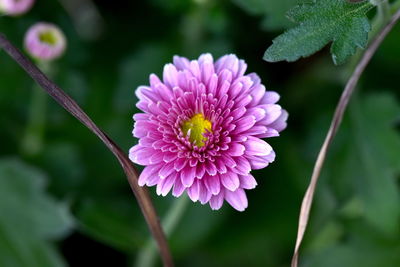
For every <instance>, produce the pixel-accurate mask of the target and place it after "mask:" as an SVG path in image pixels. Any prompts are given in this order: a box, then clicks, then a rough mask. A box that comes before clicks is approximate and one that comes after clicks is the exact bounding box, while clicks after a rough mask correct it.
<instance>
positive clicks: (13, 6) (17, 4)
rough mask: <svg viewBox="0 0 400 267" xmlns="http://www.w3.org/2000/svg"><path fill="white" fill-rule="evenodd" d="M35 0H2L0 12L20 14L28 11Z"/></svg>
mask: <svg viewBox="0 0 400 267" xmlns="http://www.w3.org/2000/svg"><path fill="white" fill-rule="evenodd" d="M34 3H35V0H0V12H2V13H4V14H6V15H10V16H19V15H22V14H24V13H26V12H28V11H29V10H30V9H31V8H32V6H33V4H34Z"/></svg>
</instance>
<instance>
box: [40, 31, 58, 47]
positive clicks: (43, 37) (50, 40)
mask: <svg viewBox="0 0 400 267" xmlns="http://www.w3.org/2000/svg"><path fill="white" fill-rule="evenodd" d="M39 40H40V41H41V42H42V43H46V44H49V45H55V44H56V43H57V37H56V36H55V35H54V33H53V32H51V31H45V32H41V33H40V34H39Z"/></svg>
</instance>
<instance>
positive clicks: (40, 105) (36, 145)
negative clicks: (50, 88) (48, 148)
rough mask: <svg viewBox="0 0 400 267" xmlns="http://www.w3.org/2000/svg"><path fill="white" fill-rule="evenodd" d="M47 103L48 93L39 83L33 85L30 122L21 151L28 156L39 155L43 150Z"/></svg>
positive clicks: (29, 114)
mask: <svg viewBox="0 0 400 267" xmlns="http://www.w3.org/2000/svg"><path fill="white" fill-rule="evenodd" d="M46 104H47V96H46V93H45V92H43V90H42V89H41V88H40V87H38V86H37V85H33V90H32V98H31V103H30V107H29V111H28V116H29V118H28V123H27V127H26V129H25V134H24V136H23V137H22V142H21V152H22V153H23V154H25V155H27V156H34V155H37V154H38V153H39V152H40V150H42V147H43V134H44V128H45V120H46Z"/></svg>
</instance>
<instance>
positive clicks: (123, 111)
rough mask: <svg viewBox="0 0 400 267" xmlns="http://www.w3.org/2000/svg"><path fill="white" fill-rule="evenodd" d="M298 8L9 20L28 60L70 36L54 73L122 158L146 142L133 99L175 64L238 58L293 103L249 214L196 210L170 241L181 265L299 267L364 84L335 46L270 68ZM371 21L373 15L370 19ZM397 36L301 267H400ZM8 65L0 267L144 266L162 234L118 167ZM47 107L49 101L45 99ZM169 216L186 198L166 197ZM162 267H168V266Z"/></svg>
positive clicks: (0, 114) (152, 3) (45, 2)
mask: <svg viewBox="0 0 400 267" xmlns="http://www.w3.org/2000/svg"><path fill="white" fill-rule="evenodd" d="M296 2H298V1H296V0H251V1H249V0H221V1H215V0H170V1H163V0H146V1H122V0H120V1H107V0H98V1H93V2H92V1H89V0H84V1H79V0H59V1H54V0H39V1H37V2H36V3H35V5H34V7H33V8H32V10H30V12H28V13H27V14H25V15H23V16H20V17H7V16H2V17H0V32H3V33H5V34H6V35H7V36H8V38H9V39H10V40H12V42H13V43H14V44H15V45H16V46H18V47H19V48H21V49H23V37H24V34H25V32H26V30H27V29H28V28H29V26H31V25H32V24H33V23H35V22H38V21H46V22H52V23H55V24H57V25H58V26H59V27H60V28H61V29H62V30H63V31H64V33H65V35H66V37H67V41H68V48H67V51H66V53H65V55H64V56H63V57H62V58H61V59H60V60H58V61H56V62H54V63H53V64H52V67H51V73H50V75H51V76H52V78H53V79H54V80H55V81H56V83H57V84H59V85H60V86H61V88H63V89H64V90H65V91H66V92H67V93H68V94H70V95H71V96H72V97H73V98H74V99H75V100H76V101H77V102H78V103H79V104H80V105H81V106H82V107H83V109H84V110H85V111H86V112H87V113H88V114H89V116H91V117H92V119H93V120H94V121H95V122H96V123H97V124H98V125H99V126H100V128H102V129H103V130H105V132H107V133H108V134H109V135H110V136H111V137H112V138H113V139H114V140H115V141H116V142H117V143H118V144H119V145H121V147H122V148H123V149H124V150H125V151H128V149H129V148H130V147H131V146H132V145H134V144H136V143H137V140H135V139H134V138H133V137H132V135H131V131H132V127H133V120H132V115H133V114H134V113H135V112H137V111H138V110H137V109H136V107H135V103H136V102H137V99H136V97H135V95H134V91H135V89H136V88H137V87H138V86H139V85H143V84H147V83H148V76H149V74H150V73H156V74H161V73H162V68H163V65H164V64H166V63H168V62H171V60H172V56H173V55H176V54H178V55H182V56H186V57H188V58H191V59H193V58H197V57H198V56H199V55H200V54H201V53H204V52H210V53H212V54H213V55H214V58H218V57H219V56H222V55H224V54H227V53H235V54H237V55H238V56H239V57H240V58H242V59H245V60H246V62H247V63H248V66H249V67H248V71H250V72H257V73H258V74H259V75H260V76H261V78H262V80H263V82H264V84H265V85H266V87H267V89H269V90H275V91H277V92H278V93H279V94H281V100H280V104H281V105H282V106H283V107H284V108H285V109H287V110H288V111H289V114H290V115H289V121H288V128H287V130H285V131H284V132H283V133H282V135H281V137H279V138H275V139H269V140H268V141H269V143H270V144H271V145H272V146H273V147H274V148H275V150H276V152H277V158H276V161H275V162H274V163H273V164H271V165H270V166H269V167H267V168H266V169H264V170H260V171H255V172H254V175H255V177H256V178H257V182H258V186H257V188H256V189H254V190H251V191H248V194H247V196H248V199H249V207H248V209H247V210H246V211H245V212H242V213H240V212H237V211H235V210H234V209H232V208H231V207H230V206H228V205H227V204H225V205H224V206H223V208H222V209H221V210H219V211H211V209H210V207H209V206H208V205H206V206H202V205H201V204H199V203H189V204H188V206H187V209H186V211H185V213H184V214H183V217H182V220H181V221H180V222H179V224H178V225H177V227H176V229H175V231H174V232H173V234H172V236H171V237H170V240H169V242H170V245H171V249H172V252H173V256H174V259H175V261H176V265H177V266H273V267H276V266H278V267H279V266H288V265H289V264H290V259H291V256H292V252H293V249H294V244H295V238H296V231H297V220H298V215H299V208H300V204H301V199H302V197H303V194H304V192H305V190H306V186H307V184H308V182H309V178H310V176H311V172H312V167H313V163H314V161H315V159H316V156H317V153H318V151H319V148H320V146H321V144H322V141H323V139H324V136H325V134H326V132H327V129H328V127H329V123H330V120H331V117H332V114H333V111H334V108H335V106H336V103H337V101H338V99H339V97H340V93H341V91H342V90H343V87H344V84H345V81H346V79H347V78H348V77H349V75H350V74H351V66H352V65H353V64H352V62H351V61H350V62H349V63H348V64H346V65H342V66H338V67H336V66H334V65H333V63H332V60H331V58H330V55H329V51H328V50H329V48H326V49H324V50H323V51H321V52H319V53H317V54H316V55H314V56H312V57H309V58H306V59H301V60H299V61H298V62H295V63H274V64H272V63H267V62H265V61H263V60H262V56H263V53H264V51H265V49H266V48H267V47H268V46H269V45H270V44H271V41H272V39H273V38H274V37H275V36H277V35H278V34H280V33H281V32H282V31H283V30H284V29H286V28H288V27H291V26H292V24H291V22H289V21H288V20H287V19H286V18H285V16H284V14H285V12H286V11H287V10H288V9H289V8H290V7H291V6H293V5H294V4H295V3H296ZM371 16H373V12H372V13H371ZM399 45H400V25H398V26H397V27H395V29H394V30H393V31H392V32H391V33H390V34H389V36H388V37H387V39H386V40H385V41H384V43H383V44H382V46H381V47H380V48H379V50H378V52H377V53H376V55H375V56H374V58H373V60H372V62H371V63H370V65H369V67H368V68H367V70H366V72H365V73H364V74H363V76H362V79H361V81H360V83H359V86H358V91H357V93H356V94H355V95H354V97H353V98H352V100H351V102H350V107H349V109H348V111H347V112H346V115H345V118H344V123H343V125H342V127H341V129H340V131H339V134H338V136H337V137H336V139H335V141H334V144H333V146H332V149H331V151H330V153H329V157H328V159H327V161H326V165H325V167H324V169H323V173H322V176H321V179H320V181H319V184H318V188H317V192H316V196H315V199H314V205H313V209H312V214H311V221H310V224H309V228H308V230H307V232H306V237H305V242H304V243H303V247H302V250H301V254H300V263H301V264H300V265H301V266H304V267H314V266H315V267H319V266H326V267H331V266H332V267H337V266H342V267H346V266H349V267H350V266H369V267H377V266H380V267H392V266H400V216H399V215H400V197H399V191H400V135H399V130H400V102H399V100H400V99H399V97H400V91H399V89H400V88H399V85H398V84H399V82H398V79H399V66H400V50H399ZM34 92H35V85H34V84H33V82H32V80H31V79H30V78H29V77H28V76H27V75H26V74H25V73H24V72H23V71H22V70H21V69H20V67H18V66H17V64H16V63H15V62H13V61H12V60H11V59H10V58H9V57H8V56H7V55H6V54H5V53H4V52H2V51H0V125H1V128H0V129H1V130H0V140H1V141H0V266H3V267H14V266H15V267H18V266H22V267H24V266H30V267H36V266H38V267H39V266H40V267H47V266H85V265H89V266H110V265H112V266H135V258H136V256H137V255H138V252H139V250H140V249H141V248H143V246H144V244H145V243H146V240H147V239H148V238H149V231H148V229H147V226H146V225H145V223H144V219H143V217H142V215H141V212H140V210H139V208H138V206H137V203H136V200H135V199H134V197H133V195H132V193H131V190H130V187H129V185H128V183H127V181H126V178H125V176H124V174H123V172H122V170H121V168H120V166H119V164H118V162H117V161H116V159H115V158H114V157H113V155H112V154H111V153H110V152H109V151H108V150H107V149H106V148H105V147H104V145H103V144H102V143H101V142H100V141H99V140H98V139H97V138H96V137H95V136H94V135H93V134H92V133H90V132H89V131H88V130H87V129H86V128H84V127H83V126H82V125H81V124H80V123H79V122H78V121H77V120H76V119H74V118H73V117H72V116H70V115H69V114H68V113H67V112H66V111H64V110H63V109H62V108H61V107H59V106H58V105H57V104H56V103H55V102H54V101H53V100H52V99H50V98H49V97H47V96H46V97H41V98H40V97H39V98H40V99H41V100H40V101H38V100H37V95H36V96H35V93H34ZM35 99H36V100H35ZM150 192H151V195H152V198H153V200H154V203H155V206H156V208H157V211H158V212H159V214H160V216H161V217H164V215H165V214H166V212H167V210H168V208H169V207H170V206H171V204H173V203H174V201H175V200H176V199H175V198H173V197H172V196H168V197H165V198H163V197H158V196H157V195H156V194H155V188H150ZM158 264H159V265H161V263H160V262H158Z"/></svg>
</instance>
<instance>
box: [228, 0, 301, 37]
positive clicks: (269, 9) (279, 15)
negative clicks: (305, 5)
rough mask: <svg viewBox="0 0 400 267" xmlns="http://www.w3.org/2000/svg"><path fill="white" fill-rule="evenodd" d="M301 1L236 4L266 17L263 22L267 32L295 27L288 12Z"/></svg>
mask: <svg viewBox="0 0 400 267" xmlns="http://www.w3.org/2000/svg"><path fill="white" fill-rule="evenodd" d="M299 1H300V0H279V1H276V0H234V2H235V3H236V4H237V5H238V6H240V7H241V8H243V9H244V10H246V11H247V12H248V13H250V14H253V15H264V19H263V22H262V26H263V28H265V29H266V30H281V29H285V28H288V27H290V26H293V23H292V22H291V21H290V20H289V19H288V18H287V17H286V12H287V11H288V10H289V9H290V8H292V7H293V6H295V5H296V4H298V3H299Z"/></svg>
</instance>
